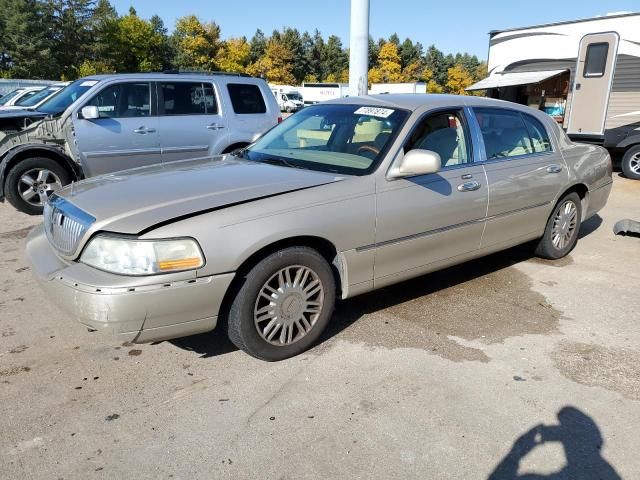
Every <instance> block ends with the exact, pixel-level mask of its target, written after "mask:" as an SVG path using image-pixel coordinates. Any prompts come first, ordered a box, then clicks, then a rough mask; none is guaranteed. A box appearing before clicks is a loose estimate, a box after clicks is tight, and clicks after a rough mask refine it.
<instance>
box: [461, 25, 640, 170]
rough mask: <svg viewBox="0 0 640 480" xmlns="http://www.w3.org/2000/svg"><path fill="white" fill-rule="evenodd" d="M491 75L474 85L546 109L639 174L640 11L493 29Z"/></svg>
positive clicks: (575, 134) (570, 131) (572, 134)
mask: <svg viewBox="0 0 640 480" xmlns="http://www.w3.org/2000/svg"><path fill="white" fill-rule="evenodd" d="M489 39H490V40H489V60H488V66H489V77H487V78H485V79H484V80H481V81H480V82H478V83H476V84H474V85H472V86H471V87H469V88H468V90H486V91H487V96H490V97H494V98H500V99H504V100H509V101H512V102H516V103H522V104H526V105H529V106H532V107H534V108H539V109H543V110H545V111H546V112H547V113H549V114H550V115H551V116H553V117H554V118H556V120H557V121H558V122H559V123H561V124H562V126H563V127H564V128H565V130H566V131H567V134H568V135H569V136H570V137H571V138H572V139H573V140H576V141H583V142H591V143H598V144H601V145H603V146H605V147H606V148H609V149H610V150H617V151H620V152H624V157H623V170H624V172H625V174H627V176H630V177H632V178H638V179H640V13H632V14H621V15H611V16H605V17H596V18H589V19H585V20H576V21H571V22H562V23H552V24H548V25H538V26H533V27H526V28H516V29H512V30H500V31H493V32H491V33H490V34H489Z"/></svg>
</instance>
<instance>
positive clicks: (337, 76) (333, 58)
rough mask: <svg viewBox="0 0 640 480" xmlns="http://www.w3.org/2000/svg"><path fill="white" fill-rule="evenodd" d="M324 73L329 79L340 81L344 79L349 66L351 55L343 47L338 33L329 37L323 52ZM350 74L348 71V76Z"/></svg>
mask: <svg viewBox="0 0 640 480" xmlns="http://www.w3.org/2000/svg"><path fill="white" fill-rule="evenodd" d="M323 60H324V62H323V63H324V68H323V71H324V74H325V76H326V77H327V78H329V76H330V77H331V80H329V81H333V82H336V81H340V80H342V79H344V72H345V70H347V72H348V68H349V56H348V55H347V53H346V52H345V50H344V48H343V47H342V41H341V40H340V38H339V37H337V36H336V35H331V36H330V37H329V38H328V39H327V43H326V44H325V47H324V53H323ZM348 77H349V74H348V73H347V78H348Z"/></svg>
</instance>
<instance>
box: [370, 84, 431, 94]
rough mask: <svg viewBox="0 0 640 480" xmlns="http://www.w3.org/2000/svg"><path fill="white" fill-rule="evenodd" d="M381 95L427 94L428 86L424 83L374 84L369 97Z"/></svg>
mask: <svg viewBox="0 0 640 480" xmlns="http://www.w3.org/2000/svg"><path fill="white" fill-rule="evenodd" d="M381 93H427V84H426V83H424V82H414V83H372V84H371V88H370V89H369V95H378V94H381Z"/></svg>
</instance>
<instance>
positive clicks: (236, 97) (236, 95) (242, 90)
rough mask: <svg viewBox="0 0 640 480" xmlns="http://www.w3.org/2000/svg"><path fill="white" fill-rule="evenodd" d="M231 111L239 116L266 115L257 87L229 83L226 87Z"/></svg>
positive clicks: (260, 93) (262, 99) (265, 107)
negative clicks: (231, 107) (231, 106)
mask: <svg viewBox="0 0 640 480" xmlns="http://www.w3.org/2000/svg"><path fill="white" fill-rule="evenodd" d="M227 89H228V90H229V96H230V97H231V104H232V105H233V111H234V112H235V113H237V114H240V115H248V114H254V113H266V112H267V106H266V105H265V103H264V98H262V92H261V91H260V88H259V87H258V86H257V85H251V84H241V83H230V84H228V85H227Z"/></svg>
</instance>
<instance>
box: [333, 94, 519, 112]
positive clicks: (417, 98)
mask: <svg viewBox="0 0 640 480" xmlns="http://www.w3.org/2000/svg"><path fill="white" fill-rule="evenodd" d="M323 103H332V104H347V105H349V104H366V105H375V106H380V107H387V108H400V109H404V110H411V111H415V110H418V109H421V108H423V107H431V108H438V107H447V106H456V105H458V106H459V105H466V106H470V107H502V108H505V107H508V108H515V109H517V108H519V107H521V105H517V104H514V103H511V102H505V101H503V100H495V99H492V98H486V97H475V96H471V95H464V96H463V95H447V94H440V93H438V94H430V93H395V94H387V93H385V94H380V95H364V96H361V97H344V98H340V99H336V100H330V101H327V102H323Z"/></svg>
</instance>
